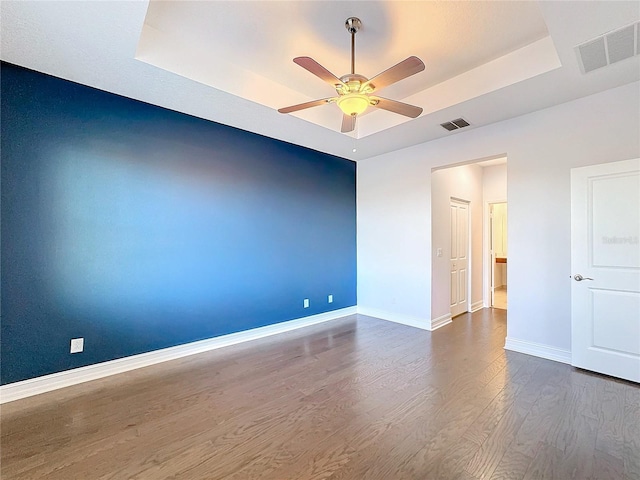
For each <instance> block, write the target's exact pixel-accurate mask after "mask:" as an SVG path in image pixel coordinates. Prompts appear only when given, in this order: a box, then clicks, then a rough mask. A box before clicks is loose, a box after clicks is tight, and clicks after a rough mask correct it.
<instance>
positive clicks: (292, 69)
mask: <svg viewBox="0 0 640 480" xmlns="http://www.w3.org/2000/svg"><path fill="white" fill-rule="evenodd" d="M0 8H1V12H0V13H1V16H2V38H1V40H2V44H1V51H0V54H1V58H2V60H5V61H8V62H10V63H14V64H17V65H21V66H24V67H27V68H31V69H34V70H37V71H41V72H44V73H49V74H52V75H55V76H58V77H61V78H65V79H69V80H72V81H75V82H78V83H82V84H85V85H90V86H93V87H96V88H100V89H102V90H106V91H110V92H114V93H117V94H120V95H125V96H127V97H131V98H135V99H139V100H142V101H145V102H148V103H152V104H156V105H160V106H163V107H166V108H170V109H173V110H176V111H181V112H185V113H188V114H191V115H195V116H198V117H202V118H206V119H209V120H213V121H216V122H220V123H223V124H226V125H231V126H234V127H238V128H242V129H244V130H248V131H252V132H256V133H259V134H262V135H266V136H269V137H273V138H278V139H281V140H285V141H288V142H291V143H295V144H298V145H303V146H306V147H309V148H313V149H316V150H319V151H323V152H327V153H331V154H334V155H339V156H342V157H345V158H351V159H354V160H358V159H363V158H368V157H371V156H375V155H379V154H382V153H386V152H389V151H393V150H397V149H400V148H404V147H407V146H410V145H415V144H418V143H422V142H426V141H431V140H435V139H437V138H440V137H444V136H449V135H456V134H457V133H458V132H447V131H446V130H444V129H443V128H442V127H440V126H439V124H440V123H443V122H445V121H449V120H453V119H455V118H459V117H464V118H465V119H467V120H468V121H469V122H470V123H471V126H470V127H467V128H466V129H465V130H469V129H472V128H476V127H478V126H482V125H486V124H489V123H493V122H497V121H501V120H505V119H509V118H513V117H515V116H518V115H523V114H526V113H529V112H532V111H535V110H538V109H541V108H545V107H549V106H552V105H555V104H558V103H562V102H566V101H570V100H573V99H575V98H579V97H582V96H586V95H590V94H593V93H597V92H599V91H602V90H606V89H609V88H614V87H616V86H620V85H623V84H626V83H630V82H633V81H637V80H639V79H640V57H639V56H636V57H634V58H632V59H628V60H624V61H621V62H618V63H616V64H613V65H611V66H609V67H605V68H603V69H601V70H596V71H593V72H591V73H589V74H586V75H584V74H582V73H581V72H580V67H579V64H578V61H577V57H576V53H575V46H576V45H578V44H580V43H583V42H585V41H587V40H589V39H591V38H594V37H597V36H599V35H601V34H603V33H606V32H608V31H611V30H615V29H617V28H620V27H622V26H625V25H628V24H630V23H633V22H636V21H638V20H639V19H640V2H637V1H630V2H622V1H619V2H610V1H587V2H562V1H560V2H550V1H543V2H524V1H523V2H515V1H505V2H502V1H486V2H485V1H470V2H450V1H437V2H430V1H410V2H404V1H384V2H371V1H366V2H365V1H326V0H325V1H317V2H316V1H296V2H277V1H257V2H250V1H211V2H206V1H195V2H187V1H172V2H169V1H157V0H152V1H151V2H148V1H143V0H141V1H128V2H126V1H125V2H97V1H96V2H94V1H82V2H57V1H42V2H38V1H7V0H4V1H2V2H1V4H0ZM349 16H358V17H359V18H361V19H362V21H363V24H364V26H363V28H362V30H361V31H360V32H359V33H358V34H357V36H356V71H357V72H358V73H361V74H363V75H365V76H367V77H369V78H371V77H372V76H374V75H375V74H377V73H379V72H380V71H382V70H384V69H386V68H388V67H390V66H392V65H394V64H396V63H398V62H399V61H401V60H403V59H404V58H406V57H408V56H409V55H416V56H418V57H420V58H421V59H422V60H423V61H424V63H425V65H426V69H425V71H424V72H421V73H419V74H417V75H415V76H413V77H410V78H408V79H405V80H403V81H402V82H399V83H398V84H396V85H394V86H391V87H389V88H387V89H385V90H384V91H383V96H385V97H388V98H393V99H396V100H401V101H404V102H406V103H412V104H415V105H418V106H420V107H423V109H424V112H423V114H422V115H421V116H420V117H419V118H417V119H415V120H410V119H406V118H405V117H402V116H400V115H396V114H393V113H390V112H386V111H380V110H376V111H373V112H372V113H370V114H367V115H365V116H363V117H362V118H360V119H359V122H358V127H357V129H356V132H355V135H354V136H349V135H345V134H341V133H340V132H339V131H338V130H339V127H340V119H341V113H340V111H339V110H338V109H337V107H336V106H335V105H326V106H321V107H316V108H313V109H309V110H305V111H303V112H301V113H300V114H299V115H296V116H293V115H282V114H279V113H278V112H277V111H276V109H277V108H279V107H283V106H287V105H291V104H295V103H300V102H304V101H309V100H314V99H317V98H325V97H328V96H333V94H334V93H335V91H333V90H332V89H331V87H330V86H328V85H326V84H324V83H323V82H322V81H321V80H320V79H318V78H316V77H314V76H313V75H311V74H310V73H309V72H307V71H305V70H304V69H302V68H301V67H299V66H297V65H295V64H294V63H293V62H292V59H293V58H294V57H296V56H303V55H305V56H311V57H312V58H314V59H315V60H317V61H318V62H319V63H321V64H322V65H324V66H325V67H326V68H328V69H329V70H330V71H332V72H333V73H334V74H336V75H337V76H341V75H343V74H345V73H347V72H348V69H349V53H350V52H349V47H350V43H349V42H350V39H349V34H348V33H347V31H346V30H345V28H344V21H345V19H346V18H347V17H349ZM356 137H357V139H356ZM354 148H357V151H356V152H355V153H354V152H353V151H352V150H353V149H354Z"/></svg>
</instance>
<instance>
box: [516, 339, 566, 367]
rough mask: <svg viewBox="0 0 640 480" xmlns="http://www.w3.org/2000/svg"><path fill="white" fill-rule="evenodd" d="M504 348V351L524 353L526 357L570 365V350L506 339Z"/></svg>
mask: <svg viewBox="0 0 640 480" xmlns="http://www.w3.org/2000/svg"><path fill="white" fill-rule="evenodd" d="M504 348H505V350H511V351H513V352H519V353H526V354H527V355H533V356H535V357H540V358H546V359H547V360H553V361H554V362H560V363H568V364H571V351H570V350H563V349H561V348H557V347H551V346H549V345H543V344H541V343H534V342H527V341H525V340H518V339H516V338H509V337H507V339H506V341H505V344H504Z"/></svg>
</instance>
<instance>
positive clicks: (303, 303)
mask: <svg viewBox="0 0 640 480" xmlns="http://www.w3.org/2000/svg"><path fill="white" fill-rule="evenodd" d="M302 306H303V307H304V308H309V299H308V298H305V299H304V301H303V302H302Z"/></svg>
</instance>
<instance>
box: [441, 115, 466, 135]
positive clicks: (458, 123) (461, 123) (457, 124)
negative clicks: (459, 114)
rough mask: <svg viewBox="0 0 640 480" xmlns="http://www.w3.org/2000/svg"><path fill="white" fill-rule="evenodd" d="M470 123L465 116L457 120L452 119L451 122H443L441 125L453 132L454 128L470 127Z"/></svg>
mask: <svg viewBox="0 0 640 480" xmlns="http://www.w3.org/2000/svg"><path fill="white" fill-rule="evenodd" d="M469 125H470V123H469V122H467V121H466V120H465V119H464V118H456V119H455V120H451V121H450V122H445V123H441V124H440V126H441V127H442V128H444V129H446V130H449V131H450V132H452V131H453V130H458V129H459V128H464V127H468V126H469Z"/></svg>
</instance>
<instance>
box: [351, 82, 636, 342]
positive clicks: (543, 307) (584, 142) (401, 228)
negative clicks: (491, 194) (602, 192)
mask: <svg viewBox="0 0 640 480" xmlns="http://www.w3.org/2000/svg"><path fill="white" fill-rule="evenodd" d="M639 92H640V83H639V82H634V83H631V84H628V85H624V86H622V87H618V88H615V89H611V90H608V91H606V92H602V93H599V94H596V95H592V96H590V97H585V98H582V99H578V100H575V101H572V102H568V103H565V104H562V105H558V106H555V107H552V108H548V109H544V110H540V111H538V112H534V113H531V114H528V115H524V116H521V117H518V118H515V119H511V120H509V121H505V122H500V123H496V124H492V125H489V126H486V127H482V128H477V129H473V130H469V131H464V130H463V131H459V132H454V133H452V134H450V135H449V136H447V137H445V138H442V139H439V140H435V141H432V142H429V143H425V144H421V145H416V146H414V147H410V148H407V149H404V150H400V151H396V152H392V153H389V154H385V155H381V156H378V157H374V158H371V159H368V160H363V161H360V162H359V163H358V186H357V188H358V308H359V311H363V312H364V311H369V312H376V311H377V312H383V313H385V314H386V316H387V317H389V319H396V320H411V321H412V322H413V323H414V324H421V325H427V324H428V323H429V316H430V314H431V298H430V292H431V285H432V281H431V251H432V246H431V192H430V188H431V181H430V179H431V169H432V168H433V167H436V166H442V165H452V164H455V163H461V162H467V161H471V160H476V159H483V158H490V157H496V156H497V155H501V154H504V155H507V157H508V172H509V176H508V190H509V226H508V228H509V264H508V265H509V321H508V337H509V338H511V339H514V340H518V341H521V342H526V343H528V344H532V343H533V344H540V345H541V346H542V347H545V348H550V349H554V348H555V349H559V350H561V351H564V352H568V351H569V349H570V333H571V332H570V325H571V308H570V287H571V284H570V279H569V276H570V274H571V269H570V232H571V228H570V227H571V225H570V169H571V168H572V167H577V166H583V165H590V164H598V163H604V162H612V161H617V160H624V159H629V158H636V157H640V121H639V117H640V95H639ZM471 120H473V119H471ZM383 318H385V317H383ZM445 328H446V327H445Z"/></svg>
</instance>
